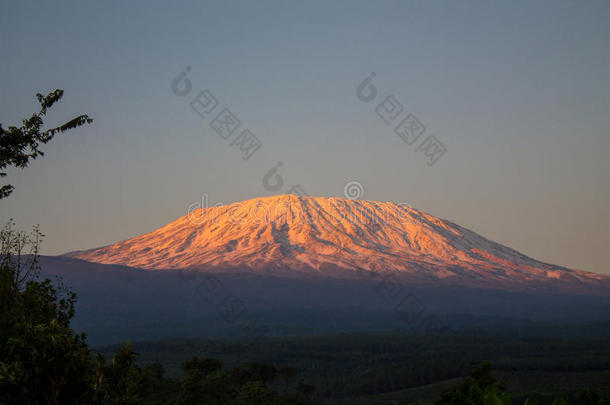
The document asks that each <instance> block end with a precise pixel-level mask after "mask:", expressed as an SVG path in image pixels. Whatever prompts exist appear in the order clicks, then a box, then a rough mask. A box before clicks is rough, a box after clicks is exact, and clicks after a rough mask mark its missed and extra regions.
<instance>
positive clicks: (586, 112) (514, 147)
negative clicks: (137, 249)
mask: <svg viewBox="0 0 610 405" xmlns="http://www.w3.org/2000/svg"><path fill="white" fill-rule="evenodd" d="M263 4H264V5H265V7H259V6H257V5H255V4H251V3H249V2H245V1H234V2H228V3H222V2H210V3H198V2H192V3H188V5H187V3H183V4H182V5H180V6H176V5H164V4H162V3H160V2H159V3H156V2H147V3H144V2H129V3H126V4H125V5H124V10H123V12H121V13H117V12H115V10H113V7H112V5H109V4H95V3H77V2H65V3H62V4H60V5H54V4H53V5H52V4H33V3H29V2H21V3H19V4H11V5H10V7H9V6H8V4H3V5H2V6H0V11H1V12H0V47H1V49H2V50H3V56H4V58H3V62H4V63H3V64H2V65H0V74H1V75H2V77H3V80H2V82H1V84H0V92H1V93H2V98H1V99H0V112H1V113H0V123H2V125H3V126H4V127H8V126H10V125H17V124H19V122H20V119H22V118H25V117H26V116H29V115H30V114H31V113H32V112H33V111H34V110H35V109H36V106H37V104H36V99H35V97H34V94H35V93H36V92H43V93H44V92H49V91H51V90H53V89H55V88H61V89H64V90H65V95H64V98H63V99H62V102H61V103H60V104H59V105H58V106H57V107H56V108H54V109H53V111H52V112H51V113H50V114H49V124H51V123H55V122H60V121H62V119H64V118H66V117H69V116H71V115H73V114H75V113H83V114H84V113H86V114H89V115H90V116H91V117H93V118H94V122H93V124H92V125H91V126H88V127H84V128H79V129H78V130H75V131H74V132H71V133H69V134H67V135H60V136H58V137H56V138H55V139H53V140H52V141H51V142H50V143H49V144H47V145H45V146H44V147H43V148H42V149H43V151H44V152H45V156H44V157H43V158H40V159H38V160H36V161H35V162H33V164H32V165H31V166H30V167H28V168H26V169H25V170H9V172H8V176H7V179H8V181H10V182H11V183H12V184H14V185H15V187H16V190H15V192H14V194H13V195H11V196H10V197H9V198H8V199H6V200H4V201H2V202H1V203H0V206H1V209H0V219H1V220H2V221H4V222H6V220H7V219H8V218H14V219H15V221H16V222H17V224H18V226H19V227H21V228H25V227H27V226H29V225H32V224H36V223H39V224H40V226H41V230H42V231H43V233H44V234H45V235H46V239H45V241H44V244H43V254H50V255H54V254H61V253H65V252H68V251H73V250H81V249H91V248H96V247H99V246H103V245H107V244H111V243H114V242H117V241H120V240H124V239H127V238H130V237H134V236H137V235H141V234H143V233H146V232H150V231H152V230H154V229H156V228H159V227H160V226H163V225H165V224H167V223H169V222H170V221H172V220H175V219H176V218H178V217H181V216H182V215H184V214H185V212H186V211H187V209H188V207H189V205H191V204H192V203H194V202H198V201H201V198H202V195H203V194H205V195H207V196H208V198H209V203H210V205H214V204H216V203H220V202H222V203H231V202H235V201H241V200H246V199H250V198H254V197H260V196H270V195H276V194H285V193H287V192H288V190H289V189H290V187H292V186H293V185H295V184H300V185H301V186H302V187H303V189H304V190H306V191H307V192H308V193H309V194H310V195H312V196H343V195H344V187H345V185H346V184H347V183H349V182H351V181H356V182H358V183H360V184H361V185H362V187H363V194H362V196H361V197H362V198H363V199H366V200H373V201H394V202H397V203H398V202H403V203H408V204H410V205H411V206H413V207H415V208H417V209H419V210H422V211H424V212H427V213H430V214H432V215H434V216H437V217H440V218H443V219H447V220H450V221H452V222H455V223H458V224H460V225H462V226H464V227H467V228H469V229H472V230H473V231H476V232H477V233H480V234H481V235H484V236H485V237H487V238H489V239H491V240H493V241H496V242H498V243H501V244H503V245H506V246H509V247H511V248H513V249H516V250H518V251H519V252H522V253H524V254H526V255H528V256H530V257H533V258H535V259H537V260H541V261H544V262H549V263H553V264H557V265H560V266H566V267H570V268H575V269H582V270H587V271H594V272H598V273H606V274H610V266H609V265H608V263H610V250H609V249H608V248H607V247H608V246H609V245H610V232H609V231H610V182H609V180H608V173H610V136H609V135H610V134H609V133H608V131H609V129H610V114H608V111H610V92H609V91H608V90H609V88H610V86H609V85H610V54H609V53H608V38H610V24H608V21H610V3H608V2H604V1H590V2H587V3H575V2H569V1H541V2H536V3H533V4H532V3H530V2H525V1H519V2H511V3H505V4H500V3H497V4H494V5H493V7H491V5H490V4H488V3H485V2H470V3H468V5H467V6H465V5H464V4H456V3H452V2H434V3H431V2H409V3H403V2H394V1H385V2H381V3H377V2H361V1H358V2H356V1H354V2H333V3H331V4H327V3H326V2H307V3H297V2H270V1H268V2H263ZM269 10H272V11H269ZM48 44H52V45H53V46H52V47H49V46H48ZM66 60H69V61H70V63H69V64H67V63H66ZM67 65H68V67H66V66H67ZM187 67H188V68H189V71H188V78H189V80H190V81H191V83H192V86H193V89H192V92H191V93H190V94H189V95H188V96H186V97H180V96H176V94H174V92H172V86H171V84H172V80H174V78H176V76H177V75H179V74H180V73H181V72H182V71H183V70H184V69H186V68H187ZM371 72H375V73H376V76H375V78H374V85H375V86H376V88H377V89H378V92H379V94H378V96H377V99H376V100H375V101H374V102H371V103H366V102H362V101H361V100H359V99H358V98H357V96H356V88H357V86H358V85H359V84H360V83H361V82H362V81H363V80H364V79H365V78H366V77H367V76H368V75H370V74H371ZM206 88H207V89H210V91H211V92H212V93H213V94H214V96H215V97H216V98H217V99H218V101H219V106H220V107H219V108H224V107H228V108H229V109H230V110H231V111H233V112H234V113H235V115H236V116H237V117H238V118H239V120H240V121H241V123H242V127H241V128H240V130H241V129H244V128H248V129H250V130H251V131H252V132H253V133H254V134H255V135H256V136H257V137H258V138H259V139H260V140H261V141H262V147H261V148H260V149H259V150H258V151H257V152H256V153H255V154H254V155H252V157H251V158H250V159H248V160H243V159H242V156H241V155H240V153H239V151H238V150H237V149H236V148H235V146H234V145H233V146H232V145H231V142H232V139H233V138H231V139H228V140H225V139H223V138H221V137H220V136H218V135H217V133H216V132H215V131H214V130H213V129H212V128H211V127H210V121H211V120H212V119H213V116H212V117H210V118H205V119H202V118H201V117H200V116H199V115H197V113H195V112H194V111H193V110H192V109H191V107H190V106H189V103H190V101H191V100H192V99H193V97H195V95H197V93H199V91H200V90H203V89H206ZM388 95H394V96H395V97H396V99H397V100H398V101H400V102H401V103H402V104H403V105H404V110H405V111H404V114H406V113H412V114H414V115H415V116H416V117H417V118H418V119H419V120H420V121H421V122H422V123H423V124H424V125H425V127H426V131H427V132H426V135H427V134H434V135H435V136H436V137H437V138H438V139H439V140H440V141H441V142H442V143H443V144H444V145H445V146H446V148H447V152H446V154H445V155H443V156H442V158H441V159H439V160H438V162H436V163H435V164H434V165H433V166H429V165H427V163H426V158H425V156H424V155H423V154H422V153H421V152H417V151H416V146H415V145H413V146H410V145H407V144H406V143H405V142H404V141H403V140H401V139H400V138H399V137H398V136H397V135H396V134H395V133H394V131H393V129H394V125H386V124H385V123H384V122H383V121H382V120H381V119H380V117H379V116H378V115H377V114H376V112H375V108H376V106H377V105H378V104H379V102H380V101H381V100H383V98H384V97H386V96H388ZM216 112H217V111H214V113H216ZM214 115H215V114H214ZM401 117H402V116H401ZM278 162H282V165H281V167H279V170H278V172H277V173H281V176H282V179H283V180H284V184H283V187H281V189H279V190H277V191H270V190H269V188H266V187H265V186H264V185H263V178H264V176H265V175H266V174H267V173H269V171H270V170H271V169H272V168H273V167H275V166H277V164H278Z"/></svg>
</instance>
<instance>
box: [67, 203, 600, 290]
mask: <svg viewBox="0 0 610 405" xmlns="http://www.w3.org/2000/svg"><path fill="white" fill-rule="evenodd" d="M66 255H67V256H70V257H74V258H78V259H82V260H86V261H90V262H96V263H104V264H120V265H125V266H130V267H137V268H142V269H150V270H176V269H198V270H206V271H231V270H235V269H239V270H240V271H243V270H247V271H253V272H257V273H264V274H274V273H277V274H284V275H292V276H299V275H333V276H337V277H355V276H359V275H361V274H362V272H363V271H364V273H365V274H367V273H368V274H372V273H375V274H376V273H383V274H391V275H392V276H393V277H395V278H396V279H397V280H398V281H400V282H418V283H420V282H421V283H435V282H440V283H455V284H464V285H471V286H477V287H480V286H493V287H502V288H509V287H516V288H520V287H524V288H532V287H537V286H540V285H545V286H547V287H551V288H554V287H558V288H559V287H561V288H567V289H570V288H569V287H573V288H575V289H583V288H585V289H587V288H594V289H601V290H610V277H608V276H606V275H602V274H597V273H589V272H586V271H582V270H574V269H569V268H566V267H562V266H557V265H553V264H549V263H544V262H541V261H538V260H535V259H533V258H530V257H528V256H526V255H524V254H521V253H519V252H517V251H516V250H514V249H511V248H509V247H506V246H503V245H501V244H499V243H496V242H493V241H491V240H488V239H486V238H484V237H483V236H481V235H479V234H477V233H475V232H473V231H471V230H469V229H467V228H464V227H462V226H460V225H457V224H455V223H453V222H451V221H447V220H443V219H440V218H437V217H434V216H432V215H430V214H427V213H425V212H423V211H420V210H416V209H414V208H412V207H410V206H407V205H406V204H395V203H393V202H382V201H365V200H351V199H346V198H339V197H329V198H326V197H298V196H294V195H289V194H288V195H287V194H284V195H279V196H272V197H263V198H254V199H250V200H246V201H242V202H235V203H232V204H227V205H223V206H216V207H209V208H199V209H196V210H193V211H190V212H188V213H187V215H185V216H183V217H181V218H178V219H176V220H175V221H172V222H170V223H169V224H167V225H165V226H163V227H161V228H159V229H157V230H154V231H152V232H149V233H146V234H143V235H140V236H137V237H134V238H130V239H126V240H123V241H120V242H117V243H114V244H111V245H108V246H104V247H100V248H95V249H90V250H86V251H78V252H71V253H68V254H66Z"/></svg>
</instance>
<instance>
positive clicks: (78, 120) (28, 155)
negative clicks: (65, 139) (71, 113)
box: [0, 89, 93, 199]
mask: <svg viewBox="0 0 610 405" xmlns="http://www.w3.org/2000/svg"><path fill="white" fill-rule="evenodd" d="M63 95H64V91H63V90H60V89H57V90H55V91H53V92H51V93H49V94H47V95H43V94H40V93H37V94H36V98H37V99H38V103H39V104H40V111H38V112H35V113H33V114H32V116H31V117H30V118H26V119H23V120H22V125H21V126H20V127H15V126H10V127H8V129H6V130H5V129H4V128H2V124H0V177H5V176H6V172H5V169H6V168H7V167H17V168H20V169H24V168H25V167H27V166H28V164H29V163H30V159H36V158H37V157H38V156H43V155H44V153H43V152H42V151H41V150H40V149H39V146H40V144H41V143H43V144H46V143H47V142H49V141H50V140H51V139H53V137H54V136H55V135H56V134H58V133H62V132H65V131H68V130H70V129H74V128H77V127H80V126H82V125H84V124H90V123H91V122H93V119H91V118H89V116H88V115H86V114H83V115H79V116H77V117H75V118H73V119H71V120H70V121H68V122H66V123H64V124H62V125H60V126H58V127H55V128H51V129H47V130H43V129H42V126H43V125H44V122H43V117H44V116H46V114H47V110H48V109H49V108H51V107H52V106H53V105H54V104H55V103H56V102H57V101H59V100H60V99H61V98H62V97H63ZM13 189H14V187H13V186H12V185H10V184H6V185H4V186H2V187H0V199H3V198H6V197H8V196H9V195H10V194H11V193H12V192H13Z"/></svg>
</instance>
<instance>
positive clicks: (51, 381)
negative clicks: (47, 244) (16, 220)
mask: <svg viewBox="0 0 610 405" xmlns="http://www.w3.org/2000/svg"><path fill="white" fill-rule="evenodd" d="M41 236H42V235H41V234H40V232H39V231H38V229H37V228H34V230H33V232H32V233H31V234H26V233H22V232H18V231H15V230H13V223H12V221H11V222H9V223H8V224H7V225H6V226H5V227H4V229H3V230H2V232H1V236H0V241H1V243H2V246H1V253H2V258H1V261H0V288H1V290H2V300H1V302H0V306H1V307H0V310H1V315H0V324H1V330H0V403H3V404H22V403H77V402H81V401H82V400H83V399H84V398H88V397H90V396H91V386H92V384H91V383H92V381H93V364H94V363H93V359H92V358H91V355H90V351H89V348H88V346H87V344H86V342H85V336H84V335H78V334H75V333H74V332H73V331H72V330H71V329H70V328H69V323H70V319H71V318H72V317H73V316H74V304H75V301H76V295H75V294H74V293H72V292H69V291H68V290H66V289H65V288H62V287H61V286H60V287H56V286H54V285H53V284H52V283H51V281H50V280H48V279H46V280H42V281H37V280H36V277H37V270H38V254H37V253H38V245H39V242H40V239H41ZM26 252H28V253H31V255H30V256H25V255H24V253H26Z"/></svg>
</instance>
